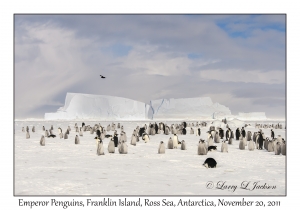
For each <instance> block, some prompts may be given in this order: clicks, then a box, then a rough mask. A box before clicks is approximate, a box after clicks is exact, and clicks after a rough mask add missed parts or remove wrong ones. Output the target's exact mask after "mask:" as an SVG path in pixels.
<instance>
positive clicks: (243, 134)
mask: <svg viewBox="0 0 300 210" xmlns="http://www.w3.org/2000/svg"><path fill="white" fill-rule="evenodd" d="M241 134H242V136H243V138H245V137H246V131H245V129H244V127H242V130H241Z"/></svg>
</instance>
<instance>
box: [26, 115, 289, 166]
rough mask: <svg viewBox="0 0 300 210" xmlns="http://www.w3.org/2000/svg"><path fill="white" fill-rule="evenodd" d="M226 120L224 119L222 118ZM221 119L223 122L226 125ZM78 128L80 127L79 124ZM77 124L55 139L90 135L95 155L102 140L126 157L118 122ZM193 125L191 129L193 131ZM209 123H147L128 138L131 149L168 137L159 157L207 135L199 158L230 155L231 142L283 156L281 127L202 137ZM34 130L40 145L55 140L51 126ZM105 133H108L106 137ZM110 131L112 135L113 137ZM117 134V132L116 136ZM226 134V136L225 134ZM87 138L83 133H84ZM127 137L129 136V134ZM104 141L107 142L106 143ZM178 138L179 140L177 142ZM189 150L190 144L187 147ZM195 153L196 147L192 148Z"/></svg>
mask: <svg viewBox="0 0 300 210" xmlns="http://www.w3.org/2000/svg"><path fill="white" fill-rule="evenodd" d="M225 120H226V119H225ZM225 120H222V122H224V123H225V122H227V121H225ZM79 126H80V125H79ZM79 126H78V125H77V123H75V126H74V130H72V129H71V126H70V125H69V126H68V127H67V129H66V130H65V132H64V131H63V130H62V128H60V127H58V130H57V131H58V136H59V138H60V139H61V140H68V139H69V137H68V136H69V135H70V133H71V132H73V133H74V132H75V144H76V145H79V144H80V140H79V136H83V135H84V132H89V134H90V135H95V137H94V139H95V140H96V147H95V149H96V154H97V155H99V156H100V155H104V154H105V149H104V146H103V142H104V141H108V148H107V151H108V153H115V148H117V149H118V152H119V154H128V150H130V147H128V145H127V134H126V132H125V128H124V126H123V125H121V124H120V123H117V125H116V124H115V123H111V124H108V125H106V126H105V127H104V126H102V125H101V124H100V123H98V124H94V125H86V124H85V123H84V122H83V123H82V124H81V127H79ZM193 126H194V128H193ZM208 126H209V125H208V123H206V122H200V123H198V122H196V123H195V124H194V123H186V122H182V123H179V124H171V125H167V124H166V123H162V122H160V123H158V124H157V123H156V122H155V123H149V124H148V125H147V124H144V125H140V126H137V127H136V128H135V129H134V130H133V132H132V134H131V138H130V142H129V144H130V146H137V145H139V144H140V143H139V142H140V139H141V140H142V142H144V143H148V142H150V139H151V138H150V136H154V135H156V134H159V135H167V136H169V135H170V136H171V137H163V138H164V139H165V142H166V145H165V143H164V141H160V142H159V145H158V154H165V153H166V149H172V150H174V149H175V150H176V149H180V150H187V145H188V144H189V143H188V142H186V141H185V140H183V139H184V135H194V136H196V137H198V138H199V137H200V136H201V137H203V135H206V133H207V137H206V140H204V139H202V138H200V140H199V143H198V146H197V153H196V154H198V155H208V154H210V152H218V149H217V145H215V144H218V143H221V149H220V151H219V152H222V153H228V152H230V149H229V148H230V147H231V146H230V147H229V146H228V145H232V143H233V141H234V139H235V140H236V141H239V143H238V148H239V149H240V150H246V148H247V150H249V151H254V150H255V149H257V150H265V151H267V152H273V153H274V155H286V141H285V140H284V139H283V138H282V137H281V135H277V137H276V136H275V133H274V130H273V129H282V125H281V124H279V123H278V124H275V125H274V124H271V125H270V124H257V123H256V124H255V129H257V131H255V132H253V134H252V132H251V131H246V130H245V128H246V127H247V126H249V125H245V126H244V127H241V128H236V130H235V132H234V130H231V128H230V127H229V126H228V124H227V125H226V130H223V129H222V128H220V127H216V126H214V125H211V126H209V129H208V131H207V132H206V133H203V134H202V135H201V128H203V127H208ZM187 127H190V128H189V130H190V132H187ZM105 128H106V129H105ZM262 128H263V129H268V128H271V132H270V135H268V137H266V136H265V134H264V132H263V131H262ZM37 129H40V130H41V133H43V134H44V135H42V136H41V139H40V145H41V146H45V145H46V142H45V141H46V138H56V134H55V133H54V128H53V125H51V127H50V128H49V129H47V128H45V127H44V126H42V128H36V126H32V129H31V131H32V133H38V132H37ZM22 132H26V139H30V133H29V127H28V126H26V129H24V127H22ZM108 132H109V133H110V134H108ZM112 132H113V134H112ZM118 132H119V133H118ZM224 133H225V135H224ZM85 135H86V134H85ZM129 135H130V134H129ZM106 139H107V140H106ZM180 139H182V140H181V141H180ZM189 147H190V148H192V145H191V146H189ZM195 151H196V147H195ZM203 166H205V167H206V168H215V167H216V166H217V162H216V160H214V159H213V158H207V159H206V160H205V161H204V163H203Z"/></svg>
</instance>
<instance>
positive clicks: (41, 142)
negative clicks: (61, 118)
mask: <svg viewBox="0 0 300 210" xmlns="http://www.w3.org/2000/svg"><path fill="white" fill-rule="evenodd" d="M40 145H41V146H45V137H44V136H43V135H42V137H41V140H40Z"/></svg>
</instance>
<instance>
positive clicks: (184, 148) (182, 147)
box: [181, 140, 186, 150]
mask: <svg viewBox="0 0 300 210" xmlns="http://www.w3.org/2000/svg"><path fill="white" fill-rule="evenodd" d="M181 150H186V144H185V141H184V140H182V141H181Z"/></svg>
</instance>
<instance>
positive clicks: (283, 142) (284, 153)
mask: <svg viewBox="0 0 300 210" xmlns="http://www.w3.org/2000/svg"><path fill="white" fill-rule="evenodd" d="M281 154H282V155H286V144H285V141H284V140H282V144H281Z"/></svg>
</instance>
